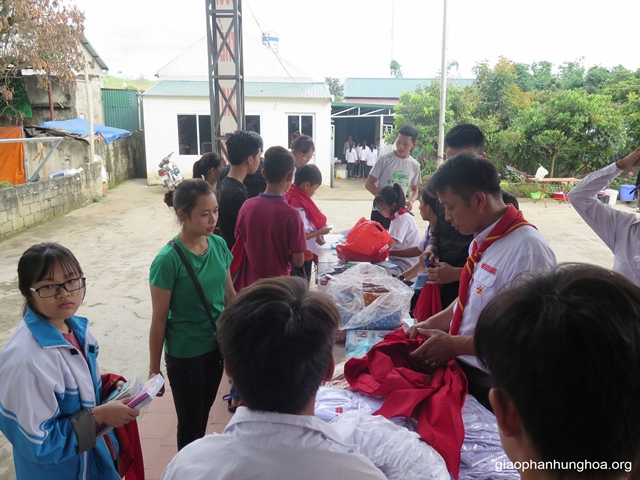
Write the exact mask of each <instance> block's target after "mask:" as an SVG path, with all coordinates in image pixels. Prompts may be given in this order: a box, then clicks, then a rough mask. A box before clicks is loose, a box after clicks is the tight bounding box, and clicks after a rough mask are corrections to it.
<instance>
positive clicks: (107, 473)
mask: <svg viewBox="0 0 640 480" xmlns="http://www.w3.org/2000/svg"><path fill="white" fill-rule="evenodd" d="M85 285H86V284H85V278H84V276H83V273H82V268H81V267H80V264H79V263H78V260H77V259H76V257H75V256H74V255H73V253H71V252H70V251H69V250H68V249H67V248H65V247H63V246H62V245H59V244H57V243H41V244H39V245H34V246H33V247H31V248H29V249H28V250H27V251H26V252H24V254H23V255H22V258H20V261H19V262H18V287H19V289H20V292H21V293H22V295H23V296H24V299H25V305H24V309H23V315H24V318H23V320H22V322H20V324H19V325H18V328H17V329H16V331H15V333H14V334H13V335H12V336H11V338H10V339H9V341H8V342H7V344H6V345H5V347H4V348H3V349H2V351H1V352H0V378H2V382H1V383H0V409H1V410H2V413H3V414H2V415H0V430H1V431H2V433H3V434H4V435H5V436H6V437H7V439H8V440H9V441H10V442H11V444H12V446H13V458H14V465H15V469H16V477H17V479H18V480H21V479H29V480H31V479H37V478H65V479H81V478H103V479H113V480H117V479H120V475H119V474H118V471H117V470H116V468H115V466H114V460H115V457H116V456H117V453H118V452H117V449H118V443H117V442H116V441H114V438H115V436H114V435H113V431H112V432H110V433H109V434H107V435H105V436H104V437H101V438H96V425H98V424H100V423H105V424H107V425H111V426H113V427H120V426H122V425H125V424H127V423H129V422H130V421H131V420H133V419H135V417H137V416H138V414H139V412H138V411H137V410H134V409H133V408H129V407H127V406H126V405H125V404H124V403H123V402H126V401H128V400H129V399H125V400H121V401H113V402H110V403H107V404H104V405H100V399H101V398H102V397H103V396H105V395H103V391H102V390H103V384H102V380H101V376H100V371H99V370H98V364H97V362H96V358H97V356H98V344H97V342H96V339H95V338H94V337H93V335H92V334H91V333H90V332H89V322H88V320H87V319H86V318H84V317H78V316H76V315H75V314H76V312H77V310H78V308H79V307H80V304H81V303H82V300H83V299H84V294H85V291H86V286H85ZM122 383H123V382H122V381H119V382H117V383H115V382H114V383H113V385H112V388H113V389H115V388H118V389H119V388H122ZM105 390H106V388H105ZM104 393H105V394H106V393H108V392H104Z"/></svg>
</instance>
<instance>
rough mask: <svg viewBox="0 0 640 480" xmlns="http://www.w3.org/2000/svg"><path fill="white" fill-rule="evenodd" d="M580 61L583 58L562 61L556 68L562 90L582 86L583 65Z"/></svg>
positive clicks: (583, 84)
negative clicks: (573, 60)
mask: <svg viewBox="0 0 640 480" xmlns="http://www.w3.org/2000/svg"><path fill="white" fill-rule="evenodd" d="M582 61H583V58H580V59H578V60H577V61H575V62H564V63H563V64H562V65H560V67H559V68H558V70H559V80H560V87H561V88H562V89H563V90H575V89H577V88H584V86H585V83H584V66H583V65H582Z"/></svg>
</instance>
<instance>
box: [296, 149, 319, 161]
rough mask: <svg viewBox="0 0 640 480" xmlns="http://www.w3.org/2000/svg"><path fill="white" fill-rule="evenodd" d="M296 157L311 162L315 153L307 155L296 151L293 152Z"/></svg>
mask: <svg viewBox="0 0 640 480" xmlns="http://www.w3.org/2000/svg"><path fill="white" fill-rule="evenodd" d="M294 151H295V152H296V153H297V154H298V155H300V158H302V159H303V160H311V159H312V158H314V157H315V156H316V152H307V153H302V152H299V151H298V150H294Z"/></svg>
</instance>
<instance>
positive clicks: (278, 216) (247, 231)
mask: <svg viewBox="0 0 640 480" xmlns="http://www.w3.org/2000/svg"><path fill="white" fill-rule="evenodd" d="M235 234H236V238H238V237H242V241H243V243H244V257H243V259H242V264H241V266H240V270H239V271H238V274H237V275H236V277H235V279H234V281H233V286H234V287H235V289H236V291H240V290H242V289H243V288H245V287H247V286H249V285H251V284H252V283H255V282H257V281H258V280H260V279H261V278H270V277H279V276H282V275H284V276H287V275H289V274H290V272H291V265H290V263H289V261H290V259H291V254H292V253H302V252H304V251H305V250H306V249H307V241H306V235H305V233H304V225H303V224H302V219H301V218H300V214H299V213H298V211H297V210H296V209H295V208H293V207H292V206H291V205H289V204H288V203H287V200H286V199H285V198H284V197H283V196H280V195H265V194H263V193H261V194H260V195H258V196H257V197H254V198H250V199H249V200H247V201H246V202H244V204H243V205H242V208H241V209H240V212H239V213H238V220H237V221H236V230H235Z"/></svg>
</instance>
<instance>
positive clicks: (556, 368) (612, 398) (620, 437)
mask: <svg viewBox="0 0 640 480" xmlns="http://www.w3.org/2000/svg"><path fill="white" fill-rule="evenodd" d="M474 343H475V350H476V354H477V356H478V359H479V360H480V362H481V363H482V364H483V365H484V366H485V367H486V368H488V370H489V371H490V372H491V376H492V378H493V380H494V382H495V385H496V387H497V388H500V389H501V390H503V391H504V392H505V393H506V394H507V395H508V397H509V398H510V399H511V401H512V402H513V405H514V406H515V408H516V409H517V411H518V413H519V415H520V418H521V420H522V424H523V426H524V428H525V430H526V433H527V435H528V436H529V437H530V439H531V441H532V444H533V448H534V449H535V450H536V452H537V453H538V454H539V455H540V459H541V460H543V461H553V460H556V461H559V462H570V461H584V460H585V459H586V460H589V461H591V462H595V461H598V462H608V468H609V469H611V468H612V465H614V462H621V461H622V462H631V461H634V460H637V459H638V455H639V454H640V402H639V401H638V399H639V398H640V287H638V286H636V285H634V284H633V283H631V282H630V281H629V280H628V279H626V278H625V277H623V276H622V275H620V274H618V273H615V272H613V271H610V270H606V269H604V268H601V267H597V266H594V265H584V264H563V265H559V266H557V267H555V268H554V269H552V270H549V271H545V272H529V273H527V274H524V275H523V276H522V277H521V278H520V279H519V280H518V281H517V284H516V285H514V286H512V287H511V288H505V289H504V290H502V291H501V292H500V293H498V295H496V296H495V297H494V298H493V299H492V300H491V301H490V302H489V303H488V305H487V306H486V307H485V308H484V309H483V310H482V313H481V314H480V318H479V320H478V324H477V327H476V331H475V335H474ZM622 468H623V467H622V466H620V470H597V471H585V472H583V473H579V472H576V471H575V470H573V471H571V470H558V471H556V472H554V473H555V476H556V478H566V477H567V476H570V477H571V478H574V476H576V477H577V476H580V477H581V478H617V477H618V476H619V475H620V473H621V471H622ZM625 468H626V467H625Z"/></svg>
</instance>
